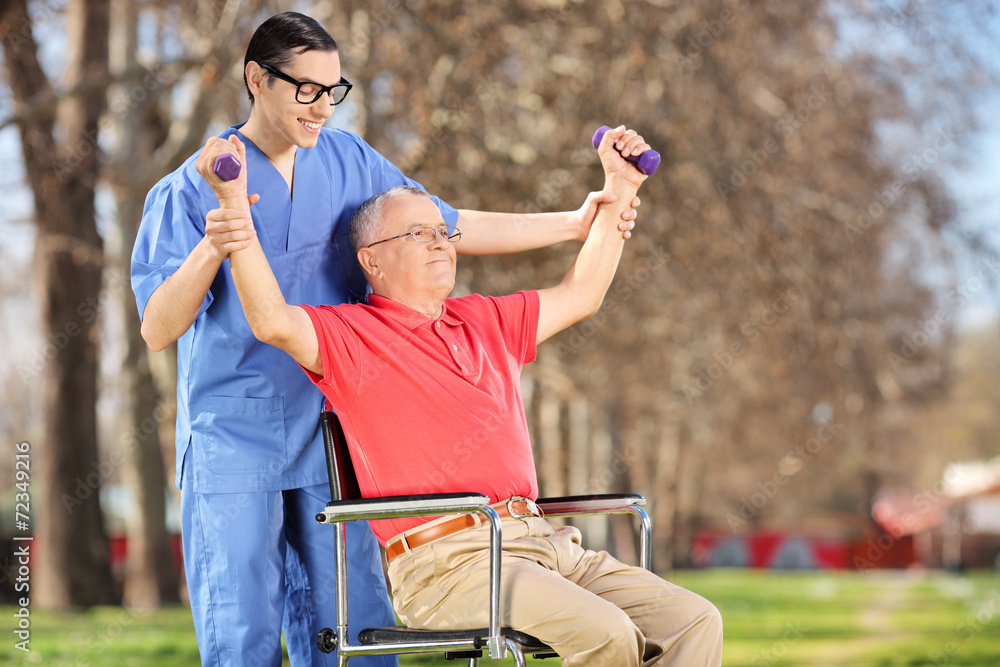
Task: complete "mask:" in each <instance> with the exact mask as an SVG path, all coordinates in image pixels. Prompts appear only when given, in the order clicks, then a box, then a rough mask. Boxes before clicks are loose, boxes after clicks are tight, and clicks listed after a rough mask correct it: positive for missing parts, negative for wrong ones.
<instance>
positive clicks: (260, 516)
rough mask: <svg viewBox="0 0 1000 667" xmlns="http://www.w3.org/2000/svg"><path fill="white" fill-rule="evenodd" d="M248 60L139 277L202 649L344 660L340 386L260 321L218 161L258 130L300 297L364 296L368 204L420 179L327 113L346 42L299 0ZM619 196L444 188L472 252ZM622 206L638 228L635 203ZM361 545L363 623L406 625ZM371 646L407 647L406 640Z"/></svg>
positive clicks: (249, 155) (286, 284)
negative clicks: (339, 638) (320, 519)
mask: <svg viewBox="0 0 1000 667" xmlns="http://www.w3.org/2000/svg"><path fill="white" fill-rule="evenodd" d="M244 75H245V76H244V78H245V82H246V86H247V91H248V93H249V95H250V101H251V111H250V118H249V119H248V120H247V121H246V122H245V123H243V124H241V125H238V126H235V127H232V128H230V129H229V130H227V131H226V132H225V133H223V134H222V136H221V137H212V138H210V139H209V141H208V143H207V144H206V146H205V148H204V149H202V150H201V151H199V152H198V153H196V154H195V155H193V156H191V157H190V158H189V159H188V160H187V161H186V162H185V163H184V164H183V165H182V166H181V167H180V168H178V169H177V171H175V172H174V173H172V174H170V175H168V176H166V177H165V178H164V179H163V180H161V181H160V182H159V183H158V184H157V185H156V186H155V187H154V188H153V189H152V190H151V191H150V192H149V195H148V196H147V199H146V205H145V209H144V211H143V218H142V223H141V225H140V229H139V234H138V237H137V238H136V241H135V247H134V249H133V253H132V289H133V291H134V292H135V295H136V301H137V304H138V308H139V313H140V316H141V318H142V335H143V338H144V339H145V340H146V342H147V343H148V344H149V346H150V347H151V348H152V349H153V350H161V349H163V348H165V347H167V346H168V345H170V344H171V343H173V342H174V341H177V343H178V348H177V440H176V446H177V476H176V480H175V481H176V483H177V485H178V487H179V488H180V489H181V522H182V525H181V530H182V538H183V544H184V565H185V571H186V576H187V584H188V592H189V597H190V601H191V610H192V613H193V616H194V624H195V631H196V634H197V637H198V648H199V651H200V654H201V659H202V663H203V664H204V665H280V664H281V645H280V634H281V632H282V631H283V632H284V635H285V643H286V645H287V648H288V653H289V656H290V660H291V663H292V665H325V664H330V665H333V664H335V661H334V656H333V655H329V656H327V655H324V654H322V653H320V652H319V651H318V650H317V649H316V647H315V636H316V633H317V632H318V631H319V630H320V629H321V628H322V627H324V625H327V624H329V623H330V622H331V621H332V619H333V618H335V600H336V597H335V595H334V579H333V568H332V563H333V537H332V535H331V534H330V533H329V532H328V529H324V527H322V526H320V525H319V524H317V523H316V521H315V519H314V517H315V514H316V512H318V511H319V510H320V509H321V508H322V507H323V506H324V505H325V504H326V502H327V500H328V499H329V487H328V485H327V480H326V472H325V471H326V466H325V463H324V460H323V446H322V436H321V433H320V430H319V419H318V417H319V413H320V411H321V410H322V408H323V397H322V394H321V393H320V392H319V391H318V390H317V389H316V388H315V386H314V385H313V384H312V383H311V382H310V381H309V379H308V377H306V375H305V374H304V373H303V372H302V370H301V369H299V368H298V366H297V365H296V364H295V362H294V361H293V360H292V358H291V357H289V356H288V355H287V354H285V353H284V352H282V351H281V350H279V349H277V348H274V347H271V346H268V345H264V344H262V343H260V342H258V341H257V339H256V338H255V337H254V336H253V334H252V332H251V331H250V328H249V326H248V325H247V322H246V319H245V317H244V315H243V309H242V308H241V306H240V302H239V299H238V298H237V295H236V291H235V288H234V286H233V282H232V276H231V274H230V269H229V264H228V262H226V261H225V260H226V258H227V257H228V255H229V253H230V252H231V251H233V250H236V249H239V248H243V247H245V246H246V245H247V244H248V243H249V239H248V238H247V236H246V235H247V232H245V231H233V230H231V229H227V228H226V227H225V224H224V223H223V224H215V223H213V224H206V215H207V213H208V212H209V211H210V210H212V209H215V208H219V207H220V206H221V207H222V208H233V206H231V205H228V204H227V201H231V200H233V198H244V199H245V198H246V197H247V192H246V191H236V189H235V187H234V186H233V185H232V184H227V183H224V182H222V181H220V180H219V179H218V178H216V177H215V176H214V175H212V173H211V164H212V162H213V161H214V159H215V157H216V156H217V155H219V154H221V153H222V152H232V153H235V149H233V148H232V144H231V143H230V142H229V141H227V138H228V137H230V136H233V135H236V136H238V137H239V138H240V139H241V140H242V141H243V143H245V144H246V164H245V165H244V168H245V169H246V170H247V178H248V183H247V186H246V187H247V188H248V190H249V192H252V193H255V196H254V197H252V198H251V203H253V202H256V203H255V205H254V206H253V208H252V216H253V221H254V227H255V230H253V232H251V233H253V234H256V235H257V236H258V238H259V239H260V241H261V245H262V246H263V248H264V251H265V253H266V254H267V258H268V261H269V262H270V264H271V267H272V269H273V271H274V273H275V275H276V276H277V279H278V282H279V284H280V286H281V289H282V291H283V293H284V296H285V298H286V299H287V300H288V301H289V302H290V303H303V304H312V305H318V304H335V303H343V302H351V301H358V300H360V299H362V298H363V297H364V295H365V292H366V283H365V280H364V277H363V275H362V273H361V271H360V268H359V267H358V266H357V263H356V261H355V260H354V257H353V253H352V251H351V245H350V242H349V240H348V224H349V221H350V218H351V215H352V214H353V213H354V211H355V209H356V208H357V207H358V206H359V205H360V204H361V203H362V202H364V201H365V200H367V199H368V198H369V197H371V196H373V195H375V194H377V193H379V192H383V191H385V190H388V189H390V188H392V187H393V186H396V185H404V184H410V185H418V184H417V183H415V182H414V181H412V180H410V179H408V178H406V177H405V176H404V175H403V174H402V173H401V172H400V171H399V169H397V168H396V167H395V166H394V165H393V164H392V163H390V162H389V161H388V160H386V159H385V158H384V157H382V156H381V155H379V154H378V153H376V152H375V151H374V150H373V149H372V148H371V147H370V146H369V145H368V144H366V143H365V142H364V140H362V139H361V138H360V137H359V136H357V135H356V134H353V133H350V132H344V131H339V130H325V129H322V126H323V124H324V123H325V122H326V121H327V119H328V118H329V117H330V115H331V114H332V113H333V110H334V106H335V105H336V104H338V103H339V102H341V101H342V100H343V98H344V96H346V94H347V92H348V91H349V90H350V85H349V84H348V83H347V82H346V81H344V80H343V79H342V78H341V67H340V58H339V55H338V52H337V45H336V42H335V41H334V40H333V38H332V37H331V36H330V35H329V33H327V32H326V30H324V29H323V28H322V27H321V26H320V25H319V24H318V23H317V22H316V21H314V20H313V19H311V18H308V17H306V16H303V15H301V14H296V13H286V14H279V15H277V16H274V17H272V18H270V19H268V20H267V21H265V22H264V23H263V24H262V25H261V26H260V27H259V28H258V29H257V31H256V32H255V33H254V36H253V38H252V39H251V41H250V44H249V46H248V48H247V54H246V59H245V69H244ZM624 140H627V137H625V138H623V141H624ZM199 172H200V173H199ZM202 174H204V175H205V177H204V178H203V176H202ZM257 195H259V201H258V198H257ZM606 197H607V196H606V195H599V194H593V195H591V196H590V197H588V198H587V201H586V202H585V203H584V205H583V206H582V207H581V208H580V209H579V210H578V211H572V212H566V213H549V214H538V215H533V216H516V217H515V216H513V215H509V214H497V213H486V212H480V211H467V210H462V211H456V210H455V209H454V208H452V207H451V206H448V205H447V204H446V203H444V202H442V201H440V200H438V199H436V198H435V202H436V203H437V205H438V207H439V208H440V210H441V214H442V216H443V217H444V219H445V220H446V221H447V222H448V224H449V225H451V226H454V225H455V224H456V223H457V224H458V225H459V226H460V228H461V229H462V231H463V242H462V246H461V248H462V251H463V252H465V253H467V254H489V253H501V252H516V251H520V250H525V249H529V248H535V247H541V246H545V245H549V244H552V243H556V242H560V241H565V240H571V239H584V238H586V236H587V230H588V229H589V226H590V224H591V223H592V222H593V219H594V217H595V215H596V211H597V206H598V205H599V204H600V203H601V202H602V201H610V200H609V199H606ZM637 204H638V202H637V201H635V202H633V205H637ZM622 217H623V222H622V225H621V229H622V232H623V233H624V234H625V235H626V236H627V235H628V234H629V230H630V229H631V227H632V224H633V223H632V220H633V218H634V211H631V210H630V211H628V212H627V213H626V214H624V215H623V216H622ZM526 218H527V219H528V222H529V223H530V224H524V223H525V221H526ZM347 544H348V552H349V553H348V556H349V560H350V568H351V586H350V590H349V591H348V595H349V606H348V609H349V611H350V613H351V627H352V628H355V629H358V628H363V627H367V626H371V625H391V624H393V623H394V619H393V615H392V608H391V606H390V603H389V601H388V598H387V596H386V592H385V580H384V577H383V574H382V565H381V556H380V553H379V548H378V544H377V542H376V541H375V539H374V537H373V536H372V534H371V531H370V530H369V528H368V527H367V525H365V524H363V523H356V524H353V525H352V526H350V527H349V528H348V538H347ZM355 661H356V662H357V663H358V664H359V665H394V664H396V660H395V658H394V657H391V656H371V657H367V658H359V659H356V660H355Z"/></svg>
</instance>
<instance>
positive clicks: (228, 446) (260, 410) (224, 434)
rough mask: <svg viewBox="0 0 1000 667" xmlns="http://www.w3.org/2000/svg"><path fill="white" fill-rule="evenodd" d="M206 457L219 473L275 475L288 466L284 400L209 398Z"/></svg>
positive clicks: (202, 416) (205, 415)
mask: <svg viewBox="0 0 1000 667" xmlns="http://www.w3.org/2000/svg"><path fill="white" fill-rule="evenodd" d="M205 407H206V410H205V412H204V413H202V415H201V418H203V419H204V420H205V425H206V429H205V435H206V437H205V454H206V463H207V464H208V468H209V470H211V471H212V472H215V473H220V474H226V473H234V474H239V473H264V472H267V473H274V472H279V471H281V470H282V469H284V467H285V466H286V465H287V463H288V450H287V447H286V444H285V409H284V399H283V398H282V397H281V396H275V397H272V398H239V397H234V396H208V397H207V398H206V401H205Z"/></svg>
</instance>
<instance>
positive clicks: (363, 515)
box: [316, 493, 490, 523]
mask: <svg viewBox="0 0 1000 667" xmlns="http://www.w3.org/2000/svg"><path fill="white" fill-rule="evenodd" d="M489 504H490V499H489V497H488V496H485V495H483V494H482V493H434V494H427V495H416V496H383V497H380V498H361V499H357V500H333V501H330V502H329V503H327V505H326V508H325V509H324V510H323V511H322V512H320V513H319V514H317V515H316V521H318V522H319V523H339V522H342V521H359V520H362V519H392V518H401V517H411V516H434V515H439V514H466V513H468V512H476V511H482V509H483V508H484V507H489Z"/></svg>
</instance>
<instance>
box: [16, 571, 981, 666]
mask: <svg viewBox="0 0 1000 667" xmlns="http://www.w3.org/2000/svg"><path fill="white" fill-rule="evenodd" d="M671 579H672V580H673V581H675V582H676V583H678V584H680V585H682V586H685V587H687V588H689V589H691V590H693V591H696V592H698V593H700V594H702V595H704V596H705V597H707V598H709V599H710V600H712V601H714V602H715V603H716V604H717V605H718V607H719V609H720V610H721V611H722V615H723V619H724V620H725V624H726V630H725V642H726V643H725V650H724V658H723V662H724V664H725V665H761V666H768V667H770V666H776V665H815V666H839V665H852V666H854V665H857V666H861V665H878V666H890V665H891V666H896V665H900V666H902V665H909V666H917V665H920V666H930V667H944V666H945V665H949V666H963V667H969V666H972V665H976V666H982V667H996V666H998V665H1000V578H998V577H997V576H996V575H995V574H993V573H980V574H970V575H964V576H956V575H949V574H944V573H939V572H931V573H924V574H914V573H905V572H872V573H871V574H860V573H830V572H797V573H787V574H776V573H773V572H755V571H746V570H714V571H706V572H678V573H676V575H675V576H673V577H671ZM13 612H14V608H13V607H2V608H0V615H2V617H3V618H4V619H5V621H4V623H3V628H4V631H3V633H2V636H3V637H4V643H3V645H2V646H0V663H3V664H11V663H13V664H39V665H47V666H48V665H52V666H53V667H55V666H60V665H65V666H72V667H83V666H87V667H99V666H102V665H111V666H114V667H128V666H130V665H136V666H141V667H161V666H162V667H167V666H170V667H176V666H178V665H195V664H198V656H197V647H196V645H195V639H194V630H193V629H192V626H191V615H190V613H189V612H188V610H187V609H186V608H184V607H179V608H174V609H167V610H162V611H157V612H155V613H140V612H133V611H131V610H128V609H122V608H118V607H105V608H99V609H93V610H90V611H87V612H85V613H80V614H52V613H43V612H39V611H33V612H32V613H31V641H30V644H29V647H30V649H31V650H30V652H29V653H24V652H23V651H20V650H17V649H16V648H15V646H14V644H15V642H16V641H17V639H16V637H15V636H14V635H13V633H12V632H11V631H10V630H9V629H8V628H10V629H13V627H14V625H15V623H14V617H13ZM286 664H287V661H286ZM400 664H401V665H402V666H403V667H406V666H408V665H442V666H444V665H451V666H455V665H459V664H464V663H458V662H446V661H445V660H444V659H443V658H440V657H433V658H432V657H426V658H421V657H419V656H409V657H404V658H402V659H401V661H400ZM482 664H483V665H484V667H485V665H489V664H498V665H504V664H506V665H512V664H513V661H510V660H508V661H506V662H504V663H492V662H490V661H489V660H483V661H482ZM533 664H544V665H548V666H549V667H555V666H556V665H558V663H557V662H556V661H555V660H544V661H535V662H534V663H533Z"/></svg>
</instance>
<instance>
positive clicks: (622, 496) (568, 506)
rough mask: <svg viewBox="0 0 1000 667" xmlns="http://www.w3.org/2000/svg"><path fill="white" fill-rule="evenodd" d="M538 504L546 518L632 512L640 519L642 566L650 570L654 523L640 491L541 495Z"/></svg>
mask: <svg viewBox="0 0 1000 667" xmlns="http://www.w3.org/2000/svg"><path fill="white" fill-rule="evenodd" d="M535 504H536V505H538V507H539V508H540V509H541V510H542V513H543V514H544V515H545V516H546V517H556V516H593V515H603V514H631V515H632V516H634V517H635V518H636V519H637V520H638V521H639V567H641V568H643V569H646V570H648V569H649V568H650V565H651V563H652V558H653V553H652V548H653V545H652V542H653V524H652V523H651V522H650V520H649V515H648V514H646V510H644V509H643V507H644V506H645V505H646V499H645V498H643V497H642V496H641V495H639V494H638V493H600V494H596V495H589V496H558V497H554V498H539V499H538V500H536V501H535Z"/></svg>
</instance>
